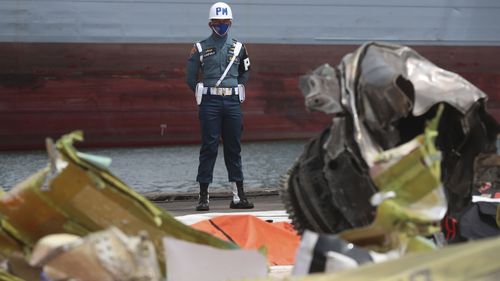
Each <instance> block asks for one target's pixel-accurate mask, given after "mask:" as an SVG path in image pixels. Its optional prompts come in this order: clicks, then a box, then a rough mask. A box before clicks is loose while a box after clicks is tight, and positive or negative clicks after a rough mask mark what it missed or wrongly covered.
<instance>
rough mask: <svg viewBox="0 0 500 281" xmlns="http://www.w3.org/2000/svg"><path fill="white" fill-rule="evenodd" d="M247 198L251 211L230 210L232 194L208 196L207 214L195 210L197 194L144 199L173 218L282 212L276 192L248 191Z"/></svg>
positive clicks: (149, 196) (148, 195)
mask: <svg viewBox="0 0 500 281" xmlns="http://www.w3.org/2000/svg"><path fill="white" fill-rule="evenodd" d="M246 195H247V198H248V199H249V200H250V201H252V202H253V203H254V205H255V207H254V208H253V209H246V210H241V209H230V208H229V203H230V202H231V198H232V194H231V193H229V192H227V193H214V194H210V210H209V211H207V212H197V211H196V210H195V208H196V205H197V204H198V194H195V193H182V194H159V193H155V194H153V193H151V194H145V196H146V198H148V199H149V200H151V201H152V202H154V203H155V204H156V205H157V206H159V207H160V208H162V209H164V210H167V211H168V212H169V213H170V214H171V215H173V216H183V215H189V214H195V213H199V214H203V213H234V212H242V211H244V212H247V211H251V212H263V211H276V210H284V205H283V203H282V201H281V198H280V195H279V192H278V191H277V190H265V191H255V190H254V191H248V192H246Z"/></svg>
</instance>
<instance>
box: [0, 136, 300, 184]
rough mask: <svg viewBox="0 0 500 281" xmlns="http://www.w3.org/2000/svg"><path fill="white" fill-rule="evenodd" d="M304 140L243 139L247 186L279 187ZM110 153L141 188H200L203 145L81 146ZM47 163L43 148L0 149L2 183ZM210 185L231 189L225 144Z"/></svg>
mask: <svg viewBox="0 0 500 281" xmlns="http://www.w3.org/2000/svg"><path fill="white" fill-rule="evenodd" d="M304 144H305V142H304V141H284V142H259V143H244V144H243V145H242V154H241V156H242V161H243V173H244V176H245V186H247V187H249V188H262V189H267V188H276V187H277V186H278V182H279V178H280V176H281V175H282V174H283V173H285V172H286V170H287V169H288V167H290V165H291V164H292V162H293V161H294V160H295V158H297V157H298V156H299V155H300V154H301V153H302V150H303V147H304ZM81 151H82V152H87V153H92V154H97V155H102V156H107V157H111V158H112V159H113V162H112V164H111V167H110V170H111V172H112V173H113V174H114V175H116V176H117V177H118V178H120V179H121V180H123V181H124V182H125V183H127V184H128V185H129V186H130V187H132V188H134V189H135V190H137V191H139V192H154V191H156V192H169V193H172V192H176V193H177V192H196V191H197V190H198V185H197V183H196V173H197V168H198V153H199V146H171V147H148V148H112V149H82V150H81ZM46 165H47V156H46V153H45V151H15V152H0V186H2V187H4V188H6V189H10V188H11V187H13V186H14V185H15V184H16V183H18V182H20V181H22V180H23V179H25V178H26V177H28V176H29V175H31V174H32V173H34V172H36V171H37V170H39V169H41V168H43V167H45V166H46ZM210 189H211V190H212V191H222V190H229V183H228V182H227V171H226V168H225V166H224V158H223V152H222V147H220V148H219V155H218V158H217V162H216V165H215V170H214V182H213V184H212V185H211V186H210Z"/></svg>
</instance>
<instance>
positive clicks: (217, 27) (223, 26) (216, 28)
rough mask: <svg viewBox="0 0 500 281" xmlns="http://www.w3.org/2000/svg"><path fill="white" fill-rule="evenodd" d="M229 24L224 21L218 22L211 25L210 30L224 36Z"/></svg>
mask: <svg viewBox="0 0 500 281" xmlns="http://www.w3.org/2000/svg"><path fill="white" fill-rule="evenodd" d="M229 26H231V25H230V24H226V23H219V24H217V25H215V24H214V25H212V30H213V31H214V32H215V33H217V35H219V36H224V35H226V33H227V31H228V30H229Z"/></svg>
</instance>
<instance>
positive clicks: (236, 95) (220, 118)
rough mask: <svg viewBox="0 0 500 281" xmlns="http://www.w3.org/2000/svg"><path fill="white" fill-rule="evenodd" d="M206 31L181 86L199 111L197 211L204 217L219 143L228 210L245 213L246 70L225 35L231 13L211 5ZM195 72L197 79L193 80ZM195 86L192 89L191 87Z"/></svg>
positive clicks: (241, 52)
mask: <svg viewBox="0 0 500 281" xmlns="http://www.w3.org/2000/svg"><path fill="white" fill-rule="evenodd" d="M208 19H209V20H210V21H209V23H208V26H209V27H210V29H211V30H212V35H210V37H208V38H207V39H205V40H203V41H200V42H198V43H195V44H194V46H193V49H192V50H191V53H190V55H189V59H188V62H187V78H186V81H187V84H188V85H189V87H190V88H191V89H192V90H193V91H194V92H195V96H196V101H197V103H198V105H199V114H198V117H199V119H200V127H201V136H202V145H201V149H200V162H199V166H198V175H197V177H196V181H197V182H199V184H200V196H199V202H198V206H197V207H196V210H197V211H208V210H209V206H208V201H209V196H208V185H209V184H210V183H211V182H212V179H213V170H214V165H215V160H216V158H217V151H218V147H219V139H220V138H221V137H222V141H223V146H224V162H225V164H226V169H227V172H228V179H229V182H231V183H232V186H233V199H232V201H231V204H230V205H229V206H230V208H233V209H251V208H253V204H252V203H251V202H249V201H248V200H247V198H246V196H245V193H244V191H243V171H242V164H241V156H240V152H241V146H240V138H241V132H242V113H241V108H240V103H241V102H243V100H244V96H245V92H244V89H245V88H244V86H243V85H244V84H245V83H246V82H247V80H248V77H249V72H248V71H249V70H250V59H249V58H248V54H247V51H246V49H245V47H244V46H243V44H241V43H240V42H238V41H237V40H236V39H234V38H233V37H232V36H230V35H229V32H228V31H229V28H230V27H231V24H232V19H233V15H232V11H231V7H229V5H228V4H226V3H224V2H217V3H215V4H213V5H212V7H211V8H210V12H209V17H208ZM200 70H201V74H202V75H201V76H202V78H201V79H199V80H198V73H199V71H200ZM197 82H198V83H197Z"/></svg>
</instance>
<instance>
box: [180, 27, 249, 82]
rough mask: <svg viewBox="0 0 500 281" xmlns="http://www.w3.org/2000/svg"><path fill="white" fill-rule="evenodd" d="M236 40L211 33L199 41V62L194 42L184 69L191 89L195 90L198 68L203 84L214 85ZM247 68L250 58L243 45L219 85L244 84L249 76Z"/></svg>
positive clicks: (231, 54)
mask: <svg viewBox="0 0 500 281" xmlns="http://www.w3.org/2000/svg"><path fill="white" fill-rule="evenodd" d="M236 42H237V41H236V39H234V38H232V37H231V36H229V35H228V34H226V35H225V36H223V37H219V36H217V35H214V34H212V35H211V36H210V37H208V38H207V39H205V40H203V41H201V42H200V44H201V48H202V53H203V62H200V53H199V52H198V48H196V44H195V45H194V46H193V49H192V50H191V53H190V55H189V58H188V62H187V69H186V72H187V75H186V82H187V84H188V85H189V87H190V88H191V90H193V91H195V88H196V83H198V73H199V71H200V70H201V74H202V76H203V80H202V82H203V85H204V86H205V87H214V86H215V84H216V83H217V81H218V80H219V79H220V77H221V76H222V74H223V73H224V70H226V67H227V65H228V64H229V62H230V60H231V58H232V57H233V54H234V47H235V44H236ZM249 70H250V59H249V58H248V53H247V50H246V48H245V46H244V45H243V46H242V48H241V50H240V53H239V54H238V56H237V57H236V59H235V60H234V63H233V65H232V66H231V69H229V71H228V73H227V75H226V77H225V78H224V80H223V81H222V83H221V84H220V85H219V87H222V88H232V87H236V86H238V84H245V83H246V82H247V80H248V77H249Z"/></svg>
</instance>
